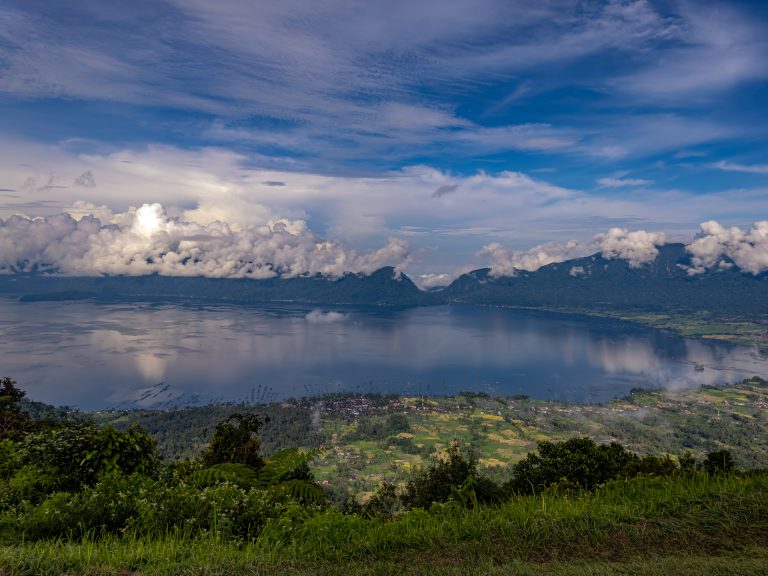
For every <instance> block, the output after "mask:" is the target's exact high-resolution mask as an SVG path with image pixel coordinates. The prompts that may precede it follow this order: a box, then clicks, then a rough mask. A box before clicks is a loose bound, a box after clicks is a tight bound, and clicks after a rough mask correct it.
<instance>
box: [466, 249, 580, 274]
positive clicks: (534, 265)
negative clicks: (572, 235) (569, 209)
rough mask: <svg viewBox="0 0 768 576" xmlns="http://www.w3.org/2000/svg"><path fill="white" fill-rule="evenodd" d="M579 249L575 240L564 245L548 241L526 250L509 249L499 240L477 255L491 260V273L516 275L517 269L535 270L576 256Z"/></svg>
mask: <svg viewBox="0 0 768 576" xmlns="http://www.w3.org/2000/svg"><path fill="white" fill-rule="evenodd" d="M579 250H580V244H579V243H578V242H576V241H575V240H569V241H568V242H566V243H565V244H564V245H563V244H560V243H559V242H547V243H546V244H539V245H538V246H534V247H533V248H531V249H530V250H526V251H524V252H521V251H509V250H507V249H506V248H504V246H502V245H501V244H499V243H498V242H492V243H490V244H487V245H485V246H483V249H482V250H481V251H480V252H478V253H477V255H478V256H481V257H484V258H489V259H490V260H491V273H492V274H493V275H494V276H514V275H515V274H516V272H517V270H526V271H528V272H534V271H536V270H538V269H539V268H541V267H542V266H546V265H547V264H553V263H555V262H563V261H565V260H568V259H570V258H574V257H575V256H576V255H577V252H579Z"/></svg>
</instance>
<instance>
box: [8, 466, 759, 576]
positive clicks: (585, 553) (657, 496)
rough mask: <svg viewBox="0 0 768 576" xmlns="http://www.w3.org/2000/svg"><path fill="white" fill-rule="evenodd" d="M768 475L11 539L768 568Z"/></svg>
mask: <svg viewBox="0 0 768 576" xmlns="http://www.w3.org/2000/svg"><path fill="white" fill-rule="evenodd" d="M766 491H768V474H766V473H760V474H753V475H751V476H748V477H736V476H726V477H719V478H708V477H706V476H703V475H699V476H695V477H691V478H686V477H680V478H674V479H672V480H657V479H635V480H633V481H629V482H617V483H612V484H610V485H609V486H607V487H606V488H604V489H603V490H601V491H598V492H597V493H596V494H593V495H582V496H574V495H570V496H565V495H556V494H550V495H544V496H538V497H527V498H520V499H516V500H512V501H510V502H508V503H506V504H504V505H502V506H501V507H499V508H477V509H471V510H467V509H464V508H459V507H452V506H443V507H436V508H434V509H433V510H431V511H429V512H425V511H414V512H411V513H408V514H406V515H404V516H402V517H400V518H398V519H396V520H394V521H392V522H383V521H379V520H365V519H361V518H358V517H350V516H343V515H341V514H339V513H337V512H327V513H323V514H320V515H317V516H314V517H310V518H305V519H299V518H297V519H296V520H295V521H294V522H284V521H280V522H275V523H273V524H269V525H268V526H267V527H266V528H265V530H264V532H263V533H262V535H261V537H260V538H259V539H258V540H257V541H255V542H252V543H249V544H245V545H235V544H227V543H222V542H219V541H217V540H216V539H215V538H209V539H203V540H186V539H184V538H181V537H173V536H169V537H166V538H161V539H154V540H152V539H146V538H138V539H136V538H132V537H128V536H126V537H124V538H123V539H106V540H102V541H95V542H94V541H91V542H85V543H80V544H67V543H61V542H40V543H36V544H27V545H22V546H15V547H2V548H0V565H2V566H3V567H4V570H5V573H6V574H14V575H16V574H18V575H21V574H30V575H31V574H35V575H42V574H137V575H138V574H141V575H152V574H158V575H160V574H162V575H166V574H167V575H170V574H222V575H223V574H233V575H236V574H345V575H346V574H357V573H360V574H426V573H429V574H579V575H581V574H661V573H669V574H671V573H674V574H702V573H706V574H718V573H719V574H765V573H766V571H767V570H768V499H766V498H765V497H764V495H765V493H766Z"/></svg>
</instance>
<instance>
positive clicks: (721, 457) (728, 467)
mask: <svg viewBox="0 0 768 576" xmlns="http://www.w3.org/2000/svg"><path fill="white" fill-rule="evenodd" d="M703 466H704V470H705V471H706V473H707V474H722V473H726V472H733V471H734V470H735V469H736V463H735V462H734V461H733V456H732V455H731V451H730V450H715V451H714V452H709V453H708V454H707V456H706V458H705V459H704V464H703Z"/></svg>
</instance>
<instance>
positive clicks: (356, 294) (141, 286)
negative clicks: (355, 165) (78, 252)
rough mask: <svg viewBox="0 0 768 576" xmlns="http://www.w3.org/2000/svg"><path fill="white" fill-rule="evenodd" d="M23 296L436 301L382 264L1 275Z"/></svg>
mask: <svg viewBox="0 0 768 576" xmlns="http://www.w3.org/2000/svg"><path fill="white" fill-rule="evenodd" d="M2 293H5V294H7V295H14V296H16V295H17V296H19V297H20V298H21V300H22V301H24V302H35V301H43V300H84V299H92V300H96V301H99V302H115V301H190V302H216V303H234V304H258V303H262V302H297V303H313V304H359V305H378V306H417V305H422V304H431V303H434V301H435V297H434V295H431V294H427V293H425V292H422V291H421V290H419V289H418V288H417V287H416V285H415V284H414V283H413V282H412V281H411V279H410V278H408V276H406V275H405V274H398V273H397V272H396V271H395V270H394V268H392V267H386V268H381V269H379V270H377V271H376V272H374V273H373V274H370V275H365V274H345V275H344V276H342V277H341V278H337V279H333V278H328V277H324V276H321V275H316V276H309V277H306V276H305V277H296V278H269V279H265V280H253V279H245V278H243V279H230V278H203V277H179V276H159V275H157V274H153V275H149V276H100V277H74V276H53V275H49V274H23V275H22V274H17V275H6V276H0V294H2Z"/></svg>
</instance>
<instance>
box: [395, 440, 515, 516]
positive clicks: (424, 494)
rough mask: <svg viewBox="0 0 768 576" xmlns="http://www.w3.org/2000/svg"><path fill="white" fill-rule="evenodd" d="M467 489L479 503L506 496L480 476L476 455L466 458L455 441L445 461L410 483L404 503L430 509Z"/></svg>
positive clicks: (413, 506) (440, 461)
mask: <svg viewBox="0 0 768 576" xmlns="http://www.w3.org/2000/svg"><path fill="white" fill-rule="evenodd" d="M467 487H470V489H471V491H472V498H471V499H472V500H476V501H478V502H493V501H496V500H499V499H500V498H501V495H502V494H501V489H500V488H499V487H498V486H497V485H496V484H495V483H494V482H493V481H491V480H489V479H487V478H483V477H478V476H477V459H476V458H475V456H474V454H472V453H470V454H469V456H468V457H464V455H463V454H462V452H461V448H460V447H459V442H458V441H457V440H454V441H453V442H451V445H450V446H449V447H448V449H447V450H446V451H445V453H444V456H443V458H441V459H438V460H436V461H435V462H434V463H432V465H431V466H430V467H429V468H427V469H426V470H424V471H422V472H419V473H417V474H415V475H414V476H413V477H412V478H411V479H410V480H409V481H408V484H407V485H406V487H405V494H403V503H404V504H405V505H406V506H407V507H410V508H428V507H429V506H431V505H432V503H433V502H447V501H448V500H449V499H451V498H452V497H454V496H460V495H462V494H463V492H462V489H463V488H467ZM465 491H466V490H465ZM465 500H466V498H465Z"/></svg>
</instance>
